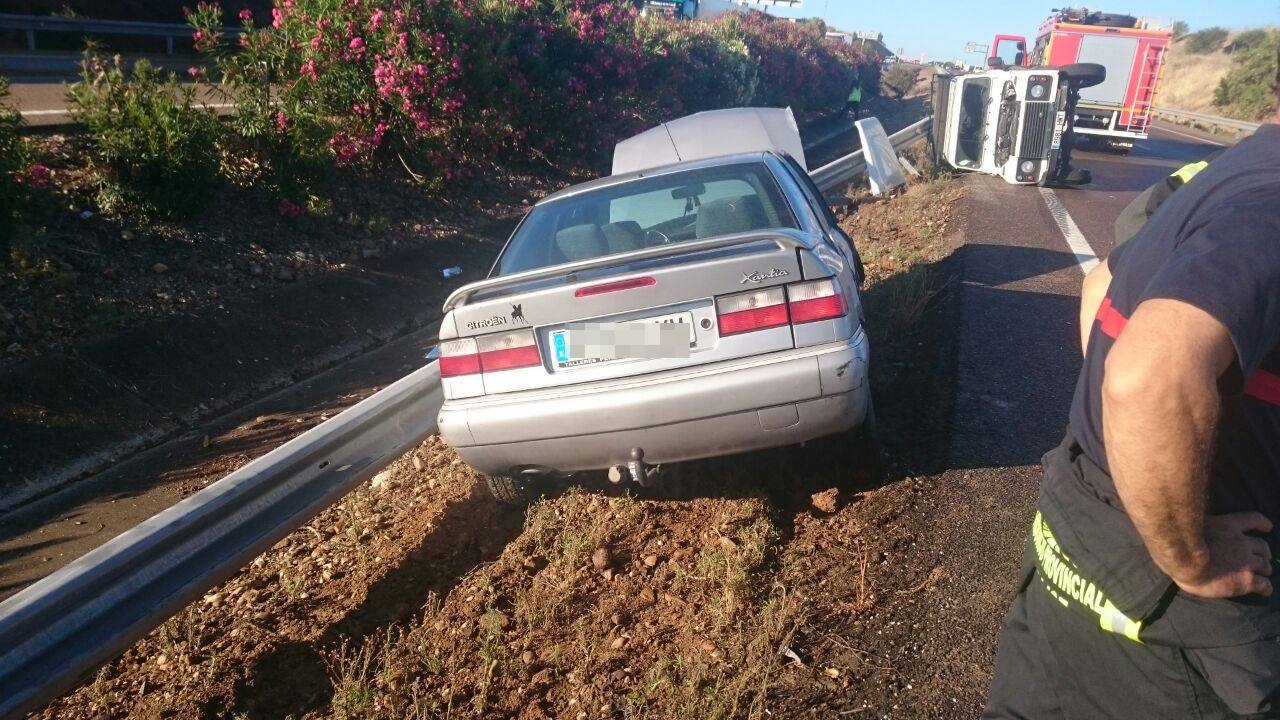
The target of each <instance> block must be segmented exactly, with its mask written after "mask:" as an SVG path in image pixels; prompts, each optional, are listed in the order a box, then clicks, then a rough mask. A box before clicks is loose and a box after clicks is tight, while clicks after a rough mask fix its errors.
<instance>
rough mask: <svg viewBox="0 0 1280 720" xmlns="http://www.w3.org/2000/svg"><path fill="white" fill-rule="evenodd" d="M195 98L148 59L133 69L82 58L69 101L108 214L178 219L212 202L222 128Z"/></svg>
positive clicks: (100, 203)
mask: <svg viewBox="0 0 1280 720" xmlns="http://www.w3.org/2000/svg"><path fill="white" fill-rule="evenodd" d="M195 93H196V88H195V87H194V86H192V85H189V84H181V83H178V82H177V80H176V78H175V77H174V76H173V73H166V72H161V71H160V70H157V69H156V68H155V67H153V66H152V65H151V64H150V63H148V62H147V61H146V60H138V61H137V62H135V63H134V64H133V67H132V68H131V69H130V68H126V67H125V65H124V64H123V63H122V62H121V60H120V58H119V57H118V56H117V57H114V58H110V59H108V58H104V57H102V56H101V55H99V54H97V53H94V52H92V51H90V52H86V53H85V56H84V60H83V61H82V63H81V77H80V81H79V82H78V83H76V84H75V85H73V86H71V88H70V90H69V91H68V97H69V99H70V101H71V105H70V110H71V115H72V117H73V118H75V119H76V120H77V121H78V122H80V123H82V124H83V125H84V127H85V139H86V141H87V145H88V148H89V154H90V156H91V160H92V162H93V165H94V172H95V175H96V182H97V185H98V198H97V199H98V206H99V208H100V209H101V210H102V211H103V212H106V213H110V214H137V215H140V216H160V217H168V218H181V217H187V216H190V215H192V214H194V213H196V212H198V211H199V210H201V209H202V208H204V207H205V205H207V204H208V202H209V200H210V199H211V197H212V193H211V190H213V188H214V187H215V186H216V185H217V184H218V182H219V179H220V168H219V157H218V143H219V139H220V137H221V134H222V127H221V126H220V124H219V122H218V119H217V116H216V115H215V114H214V112H213V111H212V110H211V109H208V108H206V107H203V106H202V105H201V104H200V103H198V102H197V101H196V98H195Z"/></svg>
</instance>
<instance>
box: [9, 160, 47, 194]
mask: <svg viewBox="0 0 1280 720" xmlns="http://www.w3.org/2000/svg"><path fill="white" fill-rule="evenodd" d="M13 181H14V182H15V183H18V184H19V185H22V184H23V183H27V182H30V183H31V187H35V188H42V187H44V186H46V185H48V184H49V168H47V167H45V166H44V165H41V164H40V163H32V164H31V165H29V166H27V169H26V171H25V172H19V173H14V175H13Z"/></svg>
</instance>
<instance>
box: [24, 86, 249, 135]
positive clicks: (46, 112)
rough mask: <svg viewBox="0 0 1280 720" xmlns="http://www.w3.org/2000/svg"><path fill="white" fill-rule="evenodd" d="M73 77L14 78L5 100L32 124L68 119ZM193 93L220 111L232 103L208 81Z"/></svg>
mask: <svg viewBox="0 0 1280 720" xmlns="http://www.w3.org/2000/svg"><path fill="white" fill-rule="evenodd" d="M182 77H186V76H185V75H183V76H182ZM74 80H75V79H74V78H69V79H68V80H67V82H49V81H47V80H45V79H43V78H42V79H40V80H39V81H37V82H20V81H18V80H15V81H14V82H13V84H12V85H11V86H10V87H9V97H8V98H6V104H9V105H11V106H13V107H15V108H17V109H18V110H20V111H22V119H23V120H26V122H27V124H28V125H30V126H31V127H34V128H39V127H49V126H56V125H62V124H65V123H68V122H70V121H71V115H70V113H68V112H67V85H68V83H70V82H74ZM196 97H197V99H199V100H200V101H201V102H202V103H204V104H205V105H208V106H209V107H212V108H214V109H215V110H217V111H218V112H219V113H220V114H221V113H223V112H225V111H226V110H228V109H229V108H230V107H231V105H230V104H228V102H227V100H226V98H224V97H223V96H222V95H221V93H219V92H218V90H217V89H216V88H215V87H213V86H210V85H202V86H200V87H199V88H198V89H197V91H196Z"/></svg>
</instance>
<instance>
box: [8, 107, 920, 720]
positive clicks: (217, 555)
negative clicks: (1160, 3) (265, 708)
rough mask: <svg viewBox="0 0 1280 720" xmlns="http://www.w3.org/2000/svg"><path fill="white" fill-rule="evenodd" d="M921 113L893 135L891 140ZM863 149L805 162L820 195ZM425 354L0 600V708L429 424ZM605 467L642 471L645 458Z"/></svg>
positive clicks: (171, 605)
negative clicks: (331, 413) (343, 406)
mask: <svg viewBox="0 0 1280 720" xmlns="http://www.w3.org/2000/svg"><path fill="white" fill-rule="evenodd" d="M930 124H931V119H930V118H925V119H924V120H921V121H920V122H917V123H915V124H914V125H911V126H910V127H908V128H906V129H904V130H902V131H900V132H898V133H896V134H894V135H893V136H891V137H890V143H891V144H892V146H893V148H894V150H900V149H901V148H903V147H906V146H907V145H910V144H912V143H914V142H916V141H918V140H920V139H922V138H924V137H925V136H926V135H927V134H928V133H929V128H930ZM866 168H867V162H866V159H865V158H864V156H863V152H862V151H861V150H859V151H857V152H854V153H851V154H849V155H846V156H844V157H842V158H839V159H837V160H835V161H833V162H831V163H828V164H827V165H824V166H822V167H820V168H818V169H816V170H812V171H811V173H810V174H811V175H812V176H813V178H814V181H815V182H816V183H817V185H818V186H819V188H820V189H821V190H822V191H823V192H826V193H830V192H831V191H833V190H836V189H838V188H840V187H843V186H844V185H846V184H848V183H849V182H851V181H852V180H853V179H855V178H856V177H857V176H858V175H860V174H861V173H864V172H866ZM439 380H440V376H439V370H438V368H437V366H436V365H435V363H431V364H429V365H427V366H425V367H423V368H421V369H419V370H417V371H415V372H413V373H411V374H409V375H408V376H406V377H405V378H403V379H401V380H399V381H398V382H396V383H394V384H392V385H390V386H388V387H386V388H384V389H383V390H381V391H379V392H377V393H375V394H374V395H372V396H370V397H369V398H366V399H365V400H363V401H362V402H360V403H358V404H356V405H354V406H353V407H351V408H348V409H347V410H345V411H343V412H342V413H339V414H338V415H336V416H335V417H333V418H331V419H329V420H327V421H325V422H323V423H321V424H320V425H318V426H316V427H314V428H312V429H311V430H309V431H308V432H306V433H304V434H302V435H300V436H298V437H296V438H294V439H293V440H290V441H289V442H287V443H285V444H284V445H281V446H280V447H278V448H276V449H275V450H273V451H272V452H270V453H268V454H267V455H264V456H263V457H260V458H258V459H257V460H254V461H253V462H251V463H249V464H247V465H245V466H244V467H242V468H240V469H239V470H236V471H235V472H233V473H231V474H230V475H227V476H226V477H224V478H223V479H221V480H219V481H218V482H216V483H214V484H212V485H210V486H209V487H207V488H205V489H203V490H201V491H200V492H198V493H196V494H194V495H192V496H191V497H188V498H187V499H185V500H183V501H181V502H179V503H178V504H176V505H174V506H173V507H171V508H169V509H167V510H165V511H163V512H161V513H159V514H157V515H155V516H154V517H152V518H150V519H149V520H146V521H144V522H143V523H141V524H139V525H138V526H136V527H134V528H132V529H131V530H128V531H126V532H125V533H123V534H121V535H119V536H117V537H116V538H114V539H112V540H110V541H108V542H107V543H105V544H104V545H102V546H100V547H98V548H97V549H95V550H93V551H91V552H89V553H88V554H86V555H85V556H83V557H81V558H80V559H78V560H76V561H74V562H72V563H71V564H70V565H68V566H66V567H64V568H62V569H61V570H58V571H57V572H55V573H53V574H52V575H50V576H48V577H46V578H44V579H43V580H41V581H39V582H37V583H35V584H34V585H32V586H31V587H28V588H27V589H25V590H23V591H22V592H20V593H18V594H16V595H14V596H13V597H10V598H9V599H7V600H5V601H4V602H3V603H0V687H3V688H5V692H4V694H3V696H2V697H0V718H11V717H21V716H22V715H23V713H26V712H28V711H30V710H33V709H36V708H38V707H40V706H41V705H43V704H44V703H46V702H48V701H49V700H50V699H52V698H54V697H56V696H58V695H59V694H61V693H62V692H65V691H66V690H67V689H69V688H71V687H72V686H74V685H75V684H76V683H77V682H78V681H79V680H81V679H82V678H84V677H85V676H86V675H87V674H88V673H89V672H91V671H92V670H93V669H94V668H95V667H97V666H98V665H99V664H100V663H102V662H104V661H106V660H108V659H110V658H112V657H114V656H115V655H117V654H118V653H120V652H122V651H123V650H124V649H126V648H128V647H129V646H130V645H131V644H132V643H133V642H135V641H136V640H138V639H139V638H141V637H142V636H144V635H145V634H146V633H148V632H150V631H151V630H152V629H154V628H155V627H156V626H158V625H159V624H161V623H162V622H163V621H164V620H165V619H167V618H168V617H170V616H171V615H172V614H174V613H175V612H177V611H178V610H180V609H181V608H183V607H184V606H186V605H187V604H188V603H190V602H191V601H192V600H194V599H196V598H197V597H199V596H200V595H201V594H202V593H204V592H205V591H206V590H208V589H209V588H211V587H213V586H214V585H216V584H218V583H220V582H222V581H223V580H225V579H227V578H228V577H230V576H232V575H233V574H235V572H236V571H237V570H238V569H239V568H241V567H243V566H244V565H245V564H247V563H248V562H250V561H251V560H252V559H253V558H254V557H256V556H257V555H259V554H260V553H262V552H263V551H264V550H266V549H267V548H269V547H271V546H272V545H273V544H274V543H276V542H277V541H278V540H280V539H281V538H283V537H284V536H286V535H288V534H289V533H290V532H292V531H293V530H295V529H297V528H298V527H300V526H302V525H303V524H305V523H306V522H307V521H308V520H310V519H311V518H313V517H314V516H315V515H316V514H318V513H319V512H320V511H321V510H323V509H324V508H326V507H328V506H329V505H331V504H332V503H334V502H335V501H337V500H338V499H339V498H341V497H342V496H344V495H345V494H346V493H348V492H349V491H350V490H351V489H353V488H354V487H356V486H357V485H359V484H360V483H361V482H364V481H366V480H368V479H369V478H371V477H372V476H373V475H374V474H376V473H377V472H378V471H379V470H381V469H382V468H384V467H385V466H386V465H388V464H389V463H390V462H391V461H392V460H394V459H395V458H397V457H399V456H401V455H403V454H404V453H405V452H407V451H408V450H409V449H411V448H412V447H414V446H415V445H417V444H418V443H420V442H421V441H422V440H423V439H425V438H426V437H427V436H429V435H431V434H432V433H433V432H435V429H436V428H435V417H436V414H437V412H438V411H439V408H440V405H441V403H442V402H443V395H442V393H441V390H440V382H439ZM630 465H633V466H634V467H628V468H626V469H625V473H624V469H623V468H615V469H616V470H617V471H618V473H617V474H618V476H619V479H621V477H622V475H623V474H629V475H631V476H633V477H637V478H638V477H643V476H644V475H645V468H644V465H643V457H637V458H635V459H634V461H633V462H632V463H630Z"/></svg>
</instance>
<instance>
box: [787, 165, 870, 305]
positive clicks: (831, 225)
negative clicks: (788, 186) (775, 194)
mask: <svg viewBox="0 0 1280 720" xmlns="http://www.w3.org/2000/svg"><path fill="white" fill-rule="evenodd" d="M783 158H784V160H785V162H786V166H787V170H788V171H789V172H790V173H791V177H792V179H794V180H795V182H796V184H797V185H798V186H799V187H800V191H801V192H802V193H804V196H805V200H806V201H808V203H809V206H810V208H811V209H812V210H813V214H814V215H816V216H817V217H818V223H819V225H821V227H822V231H823V234H824V235H825V236H826V238H827V242H828V244H829V245H830V246H831V247H832V248H834V249H835V250H836V252H838V253H840V255H841V257H843V258H844V259H845V262H847V263H848V264H849V267H850V268H852V269H853V278H854V282H855V284H857V285H862V281H863V280H865V279H866V272H865V269H864V268H863V267H862V256H860V255H859V254H858V248H857V247H856V246H855V245H854V244H853V238H851V237H849V235H848V234H847V233H845V231H844V230H842V229H840V221H839V220H838V219H837V218H836V215H835V213H833V212H831V206H830V205H829V204H828V203H827V199H826V196H825V195H823V194H822V191H821V190H820V189H818V186H817V184H815V183H814V182H813V178H811V177H809V173H807V172H805V171H804V168H801V167H800V163H798V162H796V160H795V158H793V157H791V156H790V155H784V156H783Z"/></svg>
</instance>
